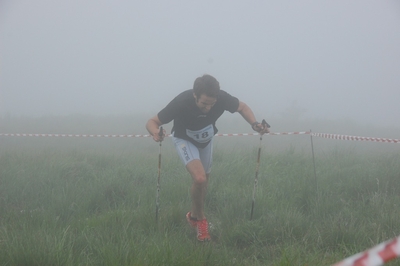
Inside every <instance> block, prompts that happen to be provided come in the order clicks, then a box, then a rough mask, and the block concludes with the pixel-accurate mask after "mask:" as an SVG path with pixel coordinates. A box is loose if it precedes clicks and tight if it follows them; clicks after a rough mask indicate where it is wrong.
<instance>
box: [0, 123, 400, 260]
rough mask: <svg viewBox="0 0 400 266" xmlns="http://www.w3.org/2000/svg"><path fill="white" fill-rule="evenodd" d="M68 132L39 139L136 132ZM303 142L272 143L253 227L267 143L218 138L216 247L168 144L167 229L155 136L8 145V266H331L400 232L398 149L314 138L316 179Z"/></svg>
mask: <svg viewBox="0 0 400 266" xmlns="http://www.w3.org/2000/svg"><path fill="white" fill-rule="evenodd" d="M24 123H25V124H26V121H25V122H24ZM60 124H62V125H63V126H64V127H65V128H64V130H63V132H60V131H59V132H54V131H53V132H52V131H51V130H48V131H45V132H40V133H70V132H65V130H71V132H72V131H73V130H72V128H74V130H76V131H75V132H72V133H98V134H110V133H114V134H118V133H119V134H127V133H126V132H121V131H119V132H110V131H107V130H103V131H101V130H100V128H99V129H96V130H99V131H100V132H99V131H97V132H81V131H79V128H78V129H77V128H76V126H75V127H72V126H71V127H68V126H66V124H68V123H64V124H63V123H60ZM30 126H31V127H30V128H24V127H23V125H21V126H20V129H21V130H18V131H19V133H22V132H23V131H22V130H24V132H25V133H39V132H38V130H36V131H35V132H28V131H29V130H32V128H35V126H36V124H35V123H33V124H30ZM13 127H14V128H12V127H11V126H9V127H8V128H7V127H6V125H5V126H4V127H3V130H8V132H5V133H11V130H12V131H13V132H12V133H15V132H17V131H16V129H15V128H17V127H18V125H17V124H15V125H13ZM114 130H115V129H114ZM84 131H85V130H84ZM0 133H1V132H0ZM131 133H132V132H131ZM139 133H141V132H139ZM143 133H145V132H143ZM332 133H335V132H332ZM296 137H297V139H296ZM296 137H295V138H286V137H277V136H275V137H265V138H264V140H263V150H262V154H261V164H260V173H259V183H258V189H257V194H256V202H255V212H254V218H253V220H252V221H250V220H249V218H250V207H251V197H252V190H253V183H254V176H255V167H256V156H257V149H258V144H259V140H258V138H257V137H245V139H246V140H242V139H241V140H240V141H239V140H238V139H235V138H217V139H216V143H215V150H214V165H213V171H212V176H211V180H210V183H209V190H208V194H207V201H206V213H207V217H208V220H209V222H210V223H211V227H210V231H211V236H212V238H213V241H212V242H211V243H199V242H198V241H197V240H196V236H195V232H194V231H193V230H192V228H190V227H189V226H188V225H187V224H186V223H187V222H186V220H185V214H186V212H187V211H188V210H189V208H190V195H189V186H190V184H191V180H190V177H189V176H188V174H187V173H186V170H185V169H184V168H183V167H182V165H181V162H180V161H179V159H178V156H177V154H176V152H175V151H174V148H173V147H172V142H171V141H170V140H169V139H167V140H166V141H164V142H163V146H162V169H161V193H160V205H161V209H160V213H159V220H158V221H157V222H156V220H155V197H156V183H157V166H158V152H159V150H158V148H159V147H158V145H157V144H155V143H154V142H152V141H151V139H149V138H146V139H145V138H142V139H139V138H138V139H127V138H125V139H123V138H121V139H106V138H99V139H88V138H86V139H83V138H32V137H31V138H22V137H20V138H12V137H2V138H0V141H1V147H2V148H1V151H0V185H1V186H0V265H40V266H43V265H282V266H283V265H330V264H332V263H335V262H337V261H339V260H341V259H343V258H345V257H347V256H350V255H353V254H355V253H357V252H360V251H363V250H365V249H367V248H370V247H372V246H374V245H376V244H378V243H380V242H382V241H385V240H387V239H389V238H392V237H395V236H397V235H399V234H400V223H399V217H400V209H399V206H398V205H399V202H400V193H399V191H400V182H398V180H399V178H400V164H399V160H400V152H399V151H398V147H397V146H395V148H397V151H396V150H394V149H393V148H392V146H393V145H398V144H380V146H379V145H376V144H372V143H371V145H370V144H367V145H369V146H368V147H367V148H366V147H364V146H363V144H362V143H359V142H356V143H352V142H346V141H333V140H323V139H315V143H314V145H315V150H316V161H315V162H316V174H317V175H316V176H315V175H314V168H313V161H312V156H311V150H310V145H309V144H310V143H309V142H310V138H309V136H296ZM278 138H280V139H278ZM282 138H285V139H283V140H282ZM279 142H285V143H289V144H287V145H277V144H276V143H279ZM325 142H327V143H328V145H326V146H322V143H325ZM343 143H346V144H345V145H343ZM385 145H386V147H387V145H391V147H390V148H389V149H386V148H381V147H383V146H385ZM278 146H279V147H278ZM378 146H379V147H378ZM366 151H368V152H366ZM396 262H397V263H398V261H394V262H392V263H388V264H387V265H396Z"/></svg>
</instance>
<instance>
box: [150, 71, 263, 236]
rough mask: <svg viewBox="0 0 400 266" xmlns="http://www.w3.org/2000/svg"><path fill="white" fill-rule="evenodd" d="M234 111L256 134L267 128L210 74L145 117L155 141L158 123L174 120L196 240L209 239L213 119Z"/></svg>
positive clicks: (176, 140)
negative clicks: (207, 213)
mask: <svg viewBox="0 0 400 266" xmlns="http://www.w3.org/2000/svg"><path fill="white" fill-rule="evenodd" d="M224 111H229V112H231V113H235V112H238V113H240V114H241V115H242V117H243V118H244V119H245V120H246V121H247V122H248V123H249V124H250V125H251V127H252V129H253V130H255V131H257V132H259V133H260V134H264V133H268V132H269V129H268V128H267V127H264V126H263V125H262V124H260V123H259V122H257V121H256V119H255V117H254V114H253V111H252V110H251V109H250V107H249V106H247V105H246V104H245V103H244V102H241V101H239V100H238V99H237V98H235V97H233V96H231V95H230V94H228V93H227V92H225V91H223V90H220V86H219V83H218V81H217V80H216V79H215V78H214V77H212V76H210V75H203V76H202V77H198V78H197V79H196V80H195V82H194V85H193V90H187V91H184V92H182V93H180V94H179V95H178V96H176V97H175V98H174V99H173V100H172V101H171V102H170V103H169V104H168V105H167V106H166V107H165V108H164V109H162V110H161V111H160V112H159V113H158V114H157V115H156V116H154V117H152V118H150V119H149V121H148V122H147V124H146V128H147V130H148V131H149V133H150V134H151V135H152V136H153V139H154V140H155V141H156V142H160V141H162V140H163V138H164V135H165V132H163V134H162V136H160V134H159V131H160V126H161V125H163V124H167V123H169V122H171V121H172V120H173V121H174V125H173V128H172V132H173V141H174V144H175V148H176V150H177V151H178V154H179V156H180V158H181V160H182V162H183V163H184V164H185V166H186V169H187V170H188V172H189V173H190V175H191V177H192V181H193V183H192V186H191V198H192V209H191V211H190V212H188V213H187V214H186V219H187V221H188V222H189V224H190V225H191V226H192V227H193V228H196V229H197V239H198V240H199V241H208V240H211V237H210V235H209V233H208V222H207V219H206V216H205V214H204V200H205V196H206V190H207V181H208V178H209V177H210V172H211V164H212V144H213V137H214V135H215V134H216V133H217V131H218V130H217V128H216V126H215V122H216V121H217V119H218V118H219V117H220V116H221V115H222V114H223V113H224Z"/></svg>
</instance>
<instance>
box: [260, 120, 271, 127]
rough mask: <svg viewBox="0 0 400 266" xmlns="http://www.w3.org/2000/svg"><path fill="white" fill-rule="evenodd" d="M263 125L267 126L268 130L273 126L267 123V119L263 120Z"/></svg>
mask: <svg viewBox="0 0 400 266" xmlns="http://www.w3.org/2000/svg"><path fill="white" fill-rule="evenodd" d="M261 124H262V125H263V126H266V127H267V128H270V127H271V126H270V125H269V124H268V123H267V121H265V119H263V120H262V122H261Z"/></svg>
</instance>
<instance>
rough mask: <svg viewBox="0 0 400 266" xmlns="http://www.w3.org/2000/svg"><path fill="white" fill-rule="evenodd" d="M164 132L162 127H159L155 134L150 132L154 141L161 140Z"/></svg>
mask: <svg viewBox="0 0 400 266" xmlns="http://www.w3.org/2000/svg"><path fill="white" fill-rule="evenodd" d="M165 133H166V131H165V129H163V127H160V128H159V129H158V132H156V133H155V134H154V133H153V134H152V136H153V139H154V141H156V142H160V141H163V140H164V137H165Z"/></svg>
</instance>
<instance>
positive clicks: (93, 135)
mask: <svg viewBox="0 0 400 266" xmlns="http://www.w3.org/2000/svg"><path fill="white" fill-rule="evenodd" d="M300 134H310V132H282V133H268V134H265V135H300ZM0 136H4V137H83V138H147V137H151V135H95V134H20V133H11V134H9V133H6V134H4V133H3V134H1V133H0ZM166 136H167V137H171V136H172V135H171V134H169V135H166ZM215 136H216V137H237V136H259V134H258V133H230V134H216V135H215Z"/></svg>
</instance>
